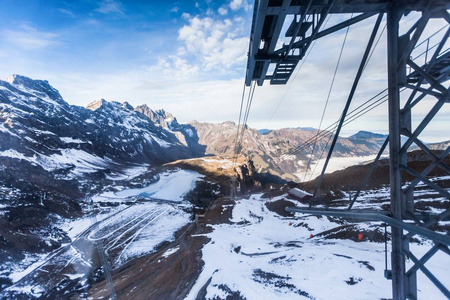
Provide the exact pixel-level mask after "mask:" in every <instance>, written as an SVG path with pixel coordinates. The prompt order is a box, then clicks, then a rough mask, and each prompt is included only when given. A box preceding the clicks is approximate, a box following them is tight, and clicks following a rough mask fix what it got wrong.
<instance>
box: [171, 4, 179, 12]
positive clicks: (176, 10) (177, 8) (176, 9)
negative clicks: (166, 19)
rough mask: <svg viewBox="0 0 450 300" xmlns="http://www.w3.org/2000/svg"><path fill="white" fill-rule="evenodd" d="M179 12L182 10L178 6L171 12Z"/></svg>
mask: <svg viewBox="0 0 450 300" xmlns="http://www.w3.org/2000/svg"><path fill="white" fill-rule="evenodd" d="M179 10H180V8H179V7H178V6H175V7H174V8H172V9H171V10H170V12H173V13H177V12H178V11H179Z"/></svg>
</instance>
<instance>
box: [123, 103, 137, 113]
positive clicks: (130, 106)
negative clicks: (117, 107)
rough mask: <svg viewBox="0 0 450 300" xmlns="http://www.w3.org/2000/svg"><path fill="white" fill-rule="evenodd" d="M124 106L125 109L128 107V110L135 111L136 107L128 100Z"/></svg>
mask: <svg viewBox="0 0 450 300" xmlns="http://www.w3.org/2000/svg"><path fill="white" fill-rule="evenodd" d="M122 107H123V108H125V109H128V110H131V111H134V107H133V106H132V105H131V104H130V103H128V102H126V101H125V102H123V103H122Z"/></svg>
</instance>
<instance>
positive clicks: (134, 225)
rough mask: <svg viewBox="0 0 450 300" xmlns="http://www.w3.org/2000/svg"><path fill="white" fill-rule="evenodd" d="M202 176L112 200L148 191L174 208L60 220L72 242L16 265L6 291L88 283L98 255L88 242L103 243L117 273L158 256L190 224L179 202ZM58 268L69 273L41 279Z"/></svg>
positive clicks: (122, 209)
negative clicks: (161, 247)
mask: <svg viewBox="0 0 450 300" xmlns="http://www.w3.org/2000/svg"><path fill="white" fill-rule="evenodd" d="M136 171H137V172H141V171H142V170H141V169H136ZM201 177H202V175H200V174H199V173H196V172H190V171H184V170H178V171H176V172H172V173H169V172H165V173H162V174H160V180H159V181H158V182H156V183H154V184H152V185H150V186H148V187H147V188H145V189H134V190H124V191H122V193H120V195H119V196H116V195H113V196H114V198H113V199H110V200H109V201H118V199H119V200H120V199H121V200H124V199H126V198H127V197H130V196H136V195H140V194H141V193H144V192H146V193H151V195H152V196H153V197H157V198H163V199H166V200H171V201H173V204H171V203H170V202H167V203H155V202H143V203H139V202H137V203H134V204H132V205H130V206H129V205H124V204H120V205H118V206H116V207H106V208H102V209H100V210H96V211H95V218H94V217H92V216H90V215H89V214H87V215H85V216H84V217H82V218H79V219H76V220H61V223H60V224H59V225H58V227H59V228H60V229H62V230H63V231H64V232H66V233H67V235H68V236H69V237H70V238H71V240H72V242H71V243H70V244H65V245H63V246H62V247H61V248H59V249H57V250H55V251H54V252H53V253H50V254H47V255H37V256H36V255H35V256H33V257H30V258H29V259H26V260H25V261H23V262H22V264H16V265H15V266H14V268H13V270H12V271H13V272H11V275H10V276H9V277H10V279H11V280H12V281H13V283H14V285H13V286H11V287H9V288H7V289H6V290H5V292H6V293H25V294H28V295H34V296H40V295H42V293H44V292H45V291H48V290H49V289H52V288H56V285H58V284H59V283H60V280H61V277H58V276H64V277H66V278H68V279H69V280H72V279H73V280H77V281H79V282H81V283H82V284H84V283H86V278H87V276H89V273H90V272H92V267H93V266H92V255H93V250H92V248H90V247H86V246H85V244H86V242H88V243H90V244H93V242H94V241H96V242H99V241H101V243H102V245H103V248H104V249H105V252H106V254H107V256H108V260H109V261H110V262H111V263H112V264H113V267H114V268H115V267H118V266H120V265H122V264H123V263H125V262H127V261H128V260H130V259H132V258H136V257H139V256H142V255H145V254H149V253H152V252H154V251H155V247H156V246H158V245H159V244H161V243H162V242H164V241H171V240H173V239H174V234H175V232H176V231H178V230H179V229H180V228H181V227H183V226H184V225H186V224H187V223H188V222H189V221H190V220H189V218H190V214H189V213H187V212H186V211H185V205H184V204H181V203H179V202H180V201H182V199H183V196H184V195H185V194H186V193H187V192H189V191H190V190H191V189H192V188H193V187H194V186H195V181H196V180H198V179H199V178H201ZM105 197H106V196H105V195H103V197H102V198H101V200H103V201H106V200H108V199H107V198H105ZM94 198H95V197H94ZM97 198H98V197H97ZM168 255H169V254H168ZM80 266H82V268H81V267H80ZM55 268H56V269H58V270H64V274H58V276H50V277H49V278H47V275H46V276H44V277H45V280H44V279H42V280H41V277H42V276H41V275H40V274H41V273H42V272H44V273H45V272H47V273H48V271H46V270H47V269H55ZM55 275H56V274H55ZM44 277H42V278H44ZM83 282H84V283H83ZM5 295H6V294H5ZM8 295H11V294H8ZM1 297H2V294H0V298H1Z"/></svg>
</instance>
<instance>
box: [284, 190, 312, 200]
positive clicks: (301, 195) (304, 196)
mask: <svg viewBox="0 0 450 300" xmlns="http://www.w3.org/2000/svg"><path fill="white" fill-rule="evenodd" d="M288 194H289V197H291V198H293V199H295V200H298V201H300V202H304V201H307V200H309V199H311V198H312V197H313V195H312V194H310V193H307V192H305V191H303V190H301V189H298V188H293V189H290V190H289V191H288Z"/></svg>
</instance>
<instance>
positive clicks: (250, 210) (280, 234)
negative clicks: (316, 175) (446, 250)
mask: <svg viewBox="0 0 450 300" xmlns="http://www.w3.org/2000/svg"><path fill="white" fill-rule="evenodd" d="M372 196H373V195H372ZM380 197H383V195H380ZM281 198H283V197H277V198H274V199H273V200H272V201H277V200H279V199H281ZM268 200H269V199H264V198H262V195H261V194H257V195H252V196H251V197H250V198H249V199H242V200H240V201H238V202H237V203H236V204H235V207H234V208H233V207H232V206H230V207H229V208H227V209H233V211H232V219H231V221H232V224H220V225H214V226H213V231H212V232H211V233H209V234H207V236H208V237H209V238H210V239H211V240H210V242H208V243H207V244H206V245H205V246H204V247H203V250H202V259H203V260H204V262H205V265H204V268H203V271H202V273H201V275H200V276H199V278H198V280H197V282H196V283H195V285H194V287H193V289H192V290H191V292H190V294H189V295H188V296H187V298H186V299H195V298H196V296H197V294H198V293H199V291H201V290H202V288H203V289H204V287H206V286H207V288H206V299H216V297H218V298H219V299H225V298H226V297H227V296H228V295H234V296H236V295H240V296H241V297H242V298H244V299H305V298H306V299H386V298H391V297H392V295H391V281H389V280H387V279H385V278H384V273H383V272H384V268H385V267H384V264H385V254H384V247H385V245H384V243H375V242H369V241H364V240H363V241H358V242H355V241H352V240H348V239H325V238H323V237H316V236H315V235H316V234H318V233H321V232H323V231H325V230H329V229H332V228H335V227H338V226H341V225H342V223H341V224H339V223H336V222H333V221H332V219H330V218H327V217H317V216H310V215H302V214H297V215H296V216H295V218H292V217H291V218H285V217H281V216H280V215H278V214H276V213H274V212H272V211H270V210H268V209H267V207H266V205H265V203H266V201H268ZM344 224H345V222H344ZM355 228H356V229H357V230H361V232H364V230H365V229H372V230H373V229H376V228H383V227H382V226H381V223H380V222H370V223H359V224H357V225H356V227H355ZM311 234H312V235H313V237H311V236H310V235H311ZM388 246H389V247H388V249H390V244H389V245H388ZM431 246H432V245H431V244H430V243H429V242H422V243H421V244H414V245H413V246H412V247H411V248H412V249H413V251H415V252H416V253H418V254H424V253H425V252H426V251H427V250H428V249H429V248H430V247H431ZM419 257H420V256H419ZM449 265H450V264H449V259H448V256H447V255H446V254H442V253H441V254H440V255H439V256H436V257H434V258H433V260H432V261H430V262H428V263H427V267H428V268H430V269H431V270H433V272H434V274H435V275H436V276H437V278H439V279H440V280H442V281H443V282H444V283H447V286H448V280H449V277H448V266H449ZM388 267H389V268H390V259H389V261H388ZM419 274H420V275H419V276H418V295H419V298H421V299H445V296H444V295H443V294H441V293H440V292H439V291H438V290H437V288H435V287H434V285H433V284H432V283H431V282H430V281H429V280H428V279H427V278H425V276H424V275H423V274H422V273H421V272H419ZM445 281H447V282H445Z"/></svg>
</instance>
